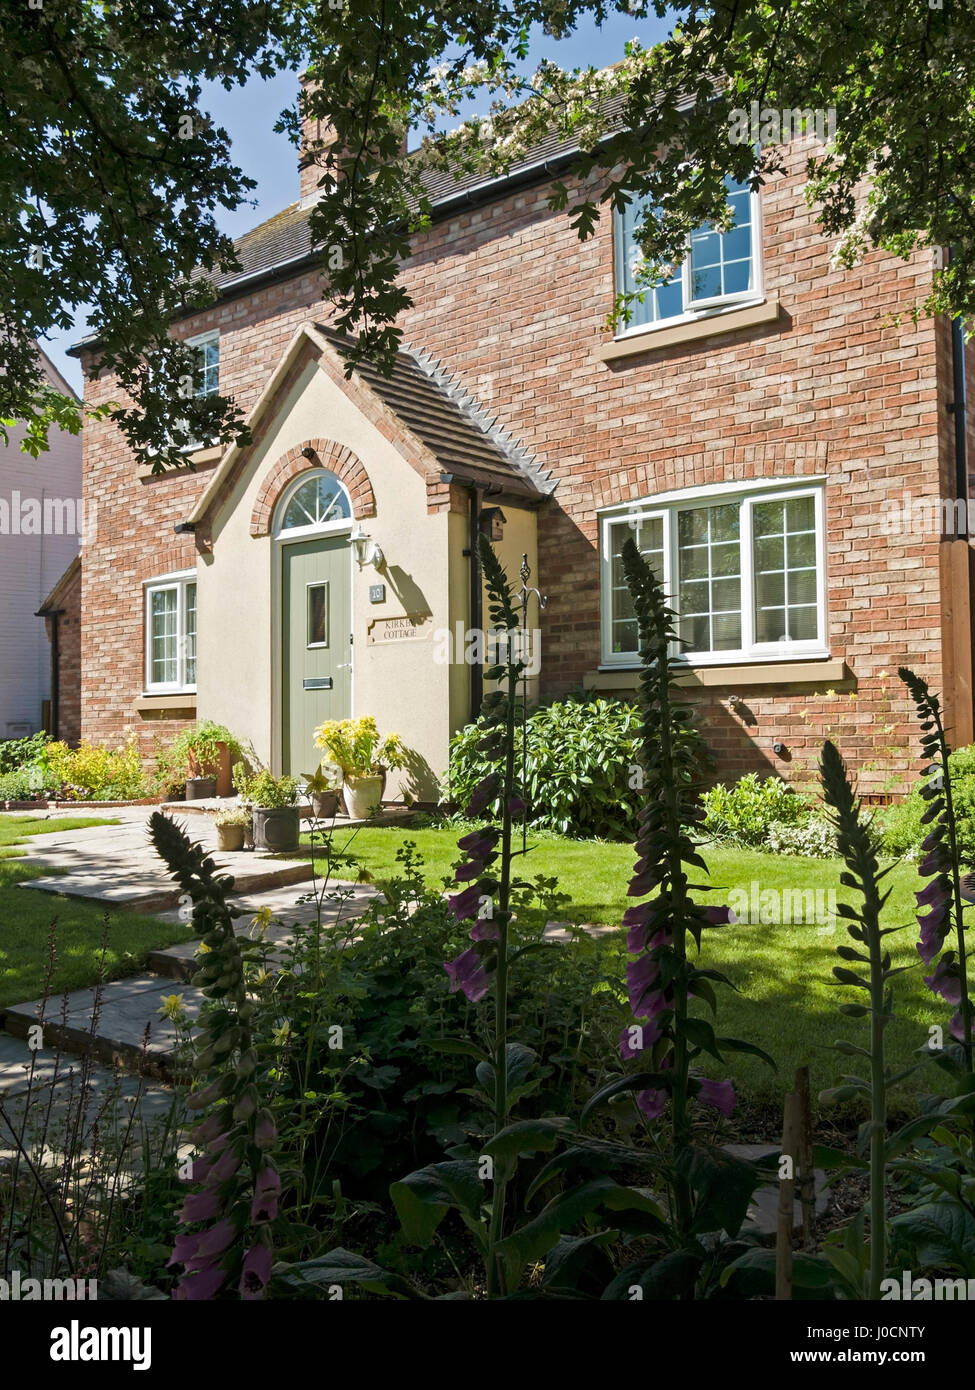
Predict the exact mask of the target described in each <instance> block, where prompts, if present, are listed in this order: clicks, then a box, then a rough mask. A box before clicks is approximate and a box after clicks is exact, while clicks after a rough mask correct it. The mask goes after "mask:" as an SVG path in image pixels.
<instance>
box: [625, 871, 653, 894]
mask: <svg viewBox="0 0 975 1390" xmlns="http://www.w3.org/2000/svg"><path fill="white" fill-rule="evenodd" d="M659 882H660V875H659V874H657V873H656V872H653V873H646V874H637V875H636V876H635V877H634V878H632V879H631V880H630V886H629V888H627V890H626V893H627V897H630V898H642V897H644V896H645V895H646V894H647V893H652V892H653V890H654V888H656V886H657V884H658V883H659Z"/></svg>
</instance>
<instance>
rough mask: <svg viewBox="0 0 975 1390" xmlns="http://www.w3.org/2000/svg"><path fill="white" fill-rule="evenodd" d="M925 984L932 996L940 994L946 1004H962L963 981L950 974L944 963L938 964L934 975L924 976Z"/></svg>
mask: <svg viewBox="0 0 975 1390" xmlns="http://www.w3.org/2000/svg"><path fill="white" fill-rule="evenodd" d="M924 983H925V984H926V985H927V987H928V989H929V990H930V991H931V993H932V994H940V995H941V998H942V999H943V1000H944V1001H945V1003H946V1004H955V1005H958V1004H960V1003H961V980H959V978H958V976H957V975H950V974H949V973H948V971H947V969H946V967H945V965H944V962H940V963H939V964H938V967H937V969H936V970H935V972H934V974H933V975H925V976H924Z"/></svg>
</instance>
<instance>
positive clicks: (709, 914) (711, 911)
mask: <svg viewBox="0 0 975 1390" xmlns="http://www.w3.org/2000/svg"><path fill="white" fill-rule="evenodd" d="M704 916H705V917H706V918H707V920H708V921H709V922H712V923H713V924H714V925H715V926H726V925H727V924H728V923H729V922H736V921H737V920H738V919H737V917H736V916H735V914H734V913H733V912H732V910H731V908H730V907H706V908H705V909H704Z"/></svg>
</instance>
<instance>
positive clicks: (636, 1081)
mask: <svg viewBox="0 0 975 1390" xmlns="http://www.w3.org/2000/svg"><path fill="white" fill-rule="evenodd" d="M673 1084H674V1078H673V1074H672V1073H669V1072H665V1071H638V1072H632V1073H631V1074H630V1075H629V1076H618V1077H617V1078H616V1079H615V1081H611V1082H610V1083H609V1085H607V1086H603V1087H602V1088H601V1089H600V1090H598V1091H597V1092H596V1094H595V1095H594V1096H590V1097H589V1099H588V1100H587V1101H586V1103H585V1105H584V1106H583V1107H582V1113H581V1114H580V1116H579V1123H580V1124H585V1122H586V1120H587V1119H588V1117H589V1116H590V1115H591V1114H592V1112H593V1111H594V1110H596V1109H598V1108H599V1106H601V1105H605V1104H606V1102H607V1101H608V1100H612V1099H613V1097H614V1096H619V1095H623V1094H624V1093H625V1092H627V1091H661V1090H667V1091H669V1090H670V1088H671V1087H672V1086H673Z"/></svg>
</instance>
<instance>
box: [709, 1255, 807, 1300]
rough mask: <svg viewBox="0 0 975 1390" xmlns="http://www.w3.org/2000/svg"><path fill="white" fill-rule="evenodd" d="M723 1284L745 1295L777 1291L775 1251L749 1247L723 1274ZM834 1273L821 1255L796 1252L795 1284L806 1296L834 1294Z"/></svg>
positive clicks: (756, 1295) (793, 1275) (793, 1283)
mask: <svg viewBox="0 0 975 1390" xmlns="http://www.w3.org/2000/svg"><path fill="white" fill-rule="evenodd" d="M721 1283H722V1285H723V1286H724V1287H725V1288H727V1287H728V1286H729V1285H731V1286H732V1288H733V1289H734V1292H735V1293H736V1294H738V1295H740V1296H741V1297H743V1298H755V1297H762V1296H765V1297H771V1296H772V1295H773V1294H774V1293H775V1251H774V1250H767V1249H764V1248H761V1247H756V1248H755V1249H754V1250H746V1251H745V1253H744V1254H743V1255H739V1256H738V1258H737V1259H736V1260H732V1262H731V1264H729V1265H728V1266H727V1268H725V1269H724V1270H723V1271H722V1273H721ZM832 1283H833V1274H832V1270H831V1269H830V1267H829V1265H828V1264H827V1263H826V1261H825V1260H824V1259H823V1258H822V1257H821V1256H820V1255H807V1254H804V1253H803V1252H802V1251H801V1250H795V1251H793V1254H792V1287H793V1288H794V1289H799V1290H802V1296H803V1298H808V1297H813V1298H816V1297H817V1296H818V1297H819V1298H824V1297H831V1296H832V1293H831V1288H832Z"/></svg>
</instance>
